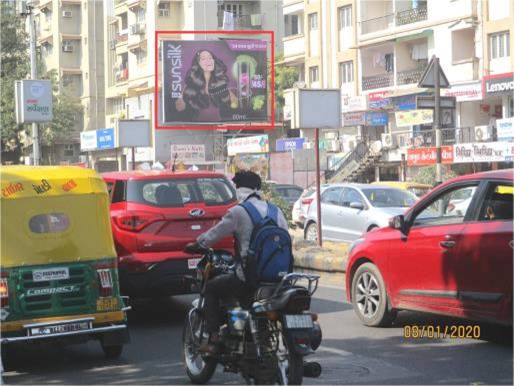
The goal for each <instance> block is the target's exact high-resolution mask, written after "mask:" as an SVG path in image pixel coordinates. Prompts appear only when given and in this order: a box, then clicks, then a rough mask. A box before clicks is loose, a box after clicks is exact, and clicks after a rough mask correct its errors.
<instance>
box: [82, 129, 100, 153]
mask: <svg viewBox="0 0 514 386" xmlns="http://www.w3.org/2000/svg"><path fill="white" fill-rule="evenodd" d="M97 146H98V138H97V131H96V130H88V131H82V132H81V133H80V150H81V151H87V150H95V149H96V148H97Z"/></svg>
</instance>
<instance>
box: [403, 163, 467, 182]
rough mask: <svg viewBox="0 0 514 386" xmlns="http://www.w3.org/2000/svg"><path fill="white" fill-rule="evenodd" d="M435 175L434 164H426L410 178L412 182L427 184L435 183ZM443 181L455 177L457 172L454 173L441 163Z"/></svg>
mask: <svg viewBox="0 0 514 386" xmlns="http://www.w3.org/2000/svg"><path fill="white" fill-rule="evenodd" d="M435 177H436V166H435V165H432V166H426V167H423V168H420V169H419V171H418V173H416V175H415V176H414V178H413V179H412V180H413V181H414V182H417V183H419V184H427V185H432V186H433V185H435V183H436V181H435ZM442 177H443V182H444V181H446V180H449V179H450V178H454V177H457V174H455V173H454V172H453V171H452V170H451V169H450V167H449V166H444V165H443V175H442Z"/></svg>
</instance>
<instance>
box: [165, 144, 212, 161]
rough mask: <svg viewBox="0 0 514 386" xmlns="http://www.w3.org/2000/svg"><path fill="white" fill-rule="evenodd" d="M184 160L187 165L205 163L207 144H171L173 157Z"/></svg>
mask: <svg viewBox="0 0 514 386" xmlns="http://www.w3.org/2000/svg"><path fill="white" fill-rule="evenodd" d="M175 157H176V160H177V162H183V163H184V164H185V165H192V164H197V163H205V145H195V144H187V145H177V144H172V145H171V159H175Z"/></svg>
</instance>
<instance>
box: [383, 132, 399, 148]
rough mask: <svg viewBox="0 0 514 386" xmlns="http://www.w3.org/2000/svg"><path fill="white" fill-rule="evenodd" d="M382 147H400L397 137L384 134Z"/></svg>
mask: <svg viewBox="0 0 514 386" xmlns="http://www.w3.org/2000/svg"><path fill="white" fill-rule="evenodd" d="M382 147H383V148H384V149H394V148H396V147H398V144H397V143H396V137H394V136H393V135H392V134H391V133H382Z"/></svg>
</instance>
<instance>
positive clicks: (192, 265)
mask: <svg viewBox="0 0 514 386" xmlns="http://www.w3.org/2000/svg"><path fill="white" fill-rule="evenodd" d="M200 260H202V259H189V260H188V261H187V267H188V268H189V269H195V268H196V266H197V265H198V263H199V262H200Z"/></svg>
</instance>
